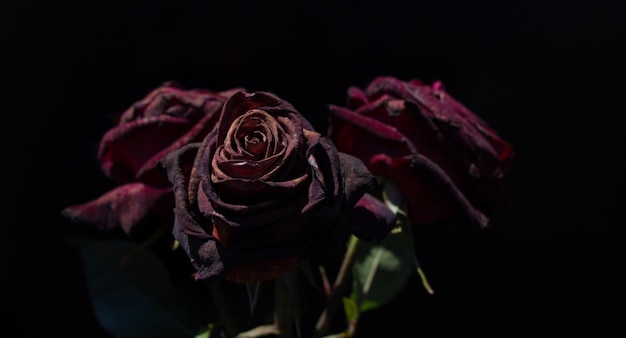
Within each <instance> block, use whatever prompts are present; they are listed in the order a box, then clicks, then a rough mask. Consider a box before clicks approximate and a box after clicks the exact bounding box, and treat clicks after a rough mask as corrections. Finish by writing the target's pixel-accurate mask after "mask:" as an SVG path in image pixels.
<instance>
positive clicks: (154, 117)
mask: <svg viewBox="0 0 626 338" xmlns="http://www.w3.org/2000/svg"><path fill="white" fill-rule="evenodd" d="M347 94H348V95H347V99H346V102H345V105H344V106H339V105H333V104H329V105H328V109H327V111H324V112H309V111H305V110H302V111H301V110H300V109H303V108H302V107H294V106H293V105H292V104H290V103H289V102H287V101H286V100H284V99H283V98H281V97H280V96H279V95H277V93H271V92H266V91H248V90H246V89H244V88H232V89H228V90H223V91H213V90H208V89H186V88H184V87H183V86H181V85H180V84H177V83H175V82H166V83H164V84H163V85H161V86H160V87H158V88H156V89H154V90H153V91H152V92H150V93H149V94H148V95H147V96H146V97H145V98H143V99H141V100H139V101H137V102H135V103H134V104H132V105H131V107H130V108H128V109H127V110H126V111H124V112H123V113H121V114H120V115H119V116H118V118H117V120H116V123H115V125H113V126H112V127H111V129H110V130H109V131H107V132H106V133H105V135H104V136H103V137H102V139H101V141H100V145H99V148H98V153H97V158H98V160H99V163H100V166H101V168H102V171H103V173H104V175H106V176H107V177H108V178H110V179H111V181H113V182H114V184H115V187H114V188H113V189H111V190H110V191H107V192H104V193H103V194H102V195H101V196H99V197H95V198H93V199H91V200H88V201H86V202H83V203H80V204H76V205H72V206H68V207H67V208H65V209H64V210H63V211H62V213H63V215H64V216H66V217H67V218H68V219H71V220H72V221H74V222H77V223H80V224H86V225H88V226H92V227H95V228H97V229H100V230H102V231H103V232H112V231H121V232H122V233H123V234H124V236H126V237H127V238H128V240H129V241H130V242H131V243H136V244H137V245H136V246H132V245H131V246H128V247H127V248H126V249H124V250H121V251H120V252H122V254H120V255H119V256H116V257H117V258H115V259H114V263H113V265H112V266H113V269H120V270H125V271H126V272H129V273H130V275H133V276H136V275H137V272H142V271H144V270H146V269H148V267H149V266H154V267H155V269H152V270H158V271H160V273H159V274H158V275H154V274H153V275H150V274H145V275H143V277H142V278H134V277H133V278H131V277H128V276H127V279H133V280H141V281H142V283H141V284H142V285H143V288H144V289H146V290H149V291H147V293H148V294H150V295H156V296H155V297H154V299H159V300H158V301H157V300H155V302H157V303H159V304H160V305H161V306H162V307H163V308H167V309H173V308H175V310H171V311H169V312H168V316H169V317H176V318H179V319H180V320H178V321H177V324H176V325H171V324H170V325H165V324H164V323H163V322H159V321H156V320H154V318H157V317H155V316H151V315H150V312H149V311H147V310H146V311H141V310H139V311H138V312H136V313H135V314H134V315H135V316H137V318H142V319H140V321H141V322H144V320H145V321H147V322H149V323H150V325H146V327H147V329H146V331H142V332H150V333H139V331H137V330H139V328H137V327H135V328H134V329H131V330H130V331H128V328H126V329H123V328H120V325H119V323H118V324H116V323H115V319H114V317H112V316H110V315H109V316H108V317H107V313H108V314H110V313H111V311H113V312H115V311H118V313H119V311H124V309H113V308H114V307H115V306H113V308H112V307H111V306H110V303H109V307H108V312H107V311H105V310H103V309H102V307H101V308H100V309H97V310H96V312H97V313H99V314H100V318H101V322H102V324H103V326H105V328H108V329H109V330H110V331H114V333H115V334H116V335H118V336H125V335H128V336H142V335H143V334H145V335H146V336H151V337H154V336H177V337H180V336H188V337H272V336H276V337H302V338H304V337H351V336H354V335H355V332H356V330H357V328H358V326H359V318H360V314H362V313H364V312H366V311H371V310H373V309H376V308H379V307H380V306H382V305H384V304H386V303H387V302H389V301H390V300H392V299H393V298H394V297H396V296H397V295H398V294H399V292H400V290H402V288H403V287H405V284H406V283H408V281H409V280H410V277H411V276H414V275H417V276H418V277H419V280H421V282H422V285H423V287H424V290H425V291H427V292H428V293H431V294H432V293H434V290H433V288H432V287H431V285H430V284H429V283H428V280H427V277H426V275H427V271H426V272H425V271H423V269H422V268H421V266H420V264H419V260H418V257H417V256H418V255H417V250H416V248H415V244H414V243H415V242H414V234H413V232H414V231H413V230H414V228H415V227H419V226H420V225H424V224H438V223H441V224H444V223H446V224H447V223H450V224H455V225H456V224H458V226H469V227H476V228H479V229H480V228H484V227H487V226H489V224H490V215H491V214H492V213H494V212H496V211H498V210H499V209H502V208H503V207H505V206H506V202H507V199H508V192H507V189H506V184H505V176H506V174H507V173H508V171H509V170H510V165H511V159H512V158H513V156H514V152H513V149H512V147H511V146H510V145H509V144H508V143H507V142H506V141H504V140H503V139H501V138H500V137H499V136H498V135H497V134H496V132H495V131H494V130H492V129H491V128H490V127H489V126H488V124H487V123H486V122H484V121H483V120H481V119H480V118H479V117H478V116H477V115H475V114H473V113H472V112H471V111H470V110H469V109H467V108H466V107H465V106H463V105H462V104H461V103H460V102H458V101H457V100H455V99H454V98H453V97H452V96H450V95H449V94H448V92H446V90H445V89H444V88H443V85H442V84H441V83H440V82H436V83H434V84H432V85H428V84H425V83H422V82H421V81H418V80H410V81H402V80H400V79H397V78H395V77H385V76H381V77H379V78H376V79H374V80H373V81H372V82H371V83H370V84H369V85H368V86H367V87H366V88H365V89H361V88H358V87H351V88H349V89H348V91H347ZM311 114H326V116H327V117H328V130H326V131H324V132H322V131H319V130H315V128H314V127H313V126H312V124H311V123H310V122H309V121H308V120H307V118H306V116H311ZM102 245H105V244H102ZM90 248H91V249H89V250H91V251H89V250H87V251H89V252H91V253H92V254H94V253H97V249H96V250H95V249H93V248H94V247H93V246H91V247H90ZM94 250H95V251H94ZM141 254H144V255H146V257H148V258H146V257H144V258H142V259H139V258H138V257H140V255H141ZM155 257H156V258H155ZM181 258H182V259H181ZM133 260H134V263H130V262H131V261H133ZM148 261H149V262H148ZM94 273H97V272H94ZM154 276H158V277H154ZM164 282H165V283H164ZM164 284H165V285H166V287H164V286H163V285H164ZM146 285H147V287H146ZM181 285H184V286H187V288H183V289H184V292H182V293H181V292H180V291H181V290H180V289H181V288H180V286H181ZM172 286H174V287H172ZM268 286H269V287H268ZM106 287H107V286H106V285H102V283H100V284H99V287H98V290H103V289H106ZM109 287H112V286H111V285H109ZM111 293H115V291H114V290H113V291H111ZM101 294H102V293H100V295H101ZM94 295H95V296H94V297H97V293H95V294H94ZM183 299H184V301H182V300H183ZM103 302H104V303H106V302H107V301H106V299H105V300H102V299H101V300H98V299H96V300H94V303H95V304H96V305H97V304H102V303H103ZM106 318H108V321H107V319H106ZM398 320H400V319H398ZM175 326H176V327H177V328H173V327H175ZM181 327H184V328H181ZM125 330H126V331H125ZM133 330H135V331H133ZM129 332H133V333H129Z"/></svg>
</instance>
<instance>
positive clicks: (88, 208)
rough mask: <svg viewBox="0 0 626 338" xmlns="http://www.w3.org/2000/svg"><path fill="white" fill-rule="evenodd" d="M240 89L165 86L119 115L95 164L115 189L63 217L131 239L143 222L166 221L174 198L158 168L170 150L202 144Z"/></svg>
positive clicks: (101, 147) (101, 143) (105, 139)
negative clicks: (118, 229) (117, 229)
mask: <svg viewBox="0 0 626 338" xmlns="http://www.w3.org/2000/svg"><path fill="white" fill-rule="evenodd" d="M238 90H240V89H239V88H235V89H231V90H227V91H223V92H213V91H209V90H205V89H191V90H187V89H183V88H181V87H180V86H179V85H178V84H176V83H174V82H166V83H164V84H163V85H161V86H159V87H158V88H156V89H154V90H153V91H152V92H150V93H149V94H148V95H147V96H146V97H145V98H143V99H142V100H140V101H137V102H135V103H134V104H133V105H132V106H131V107H129V108H128V109H127V110H126V111H124V112H123V113H122V114H120V115H119V120H118V123H117V125H116V126H114V127H113V128H111V129H110V130H108V131H107V132H106V133H105V134H104V136H103V137H102V139H101V141H100V145H99V148H98V153H97V159H98V161H99V163H100V166H101V168H102V171H103V172H104V174H105V175H106V176H107V177H108V178H109V179H111V180H112V181H114V182H115V183H117V184H118V185H117V186H116V187H115V188H113V189H112V190H110V191H108V192H106V193H104V194H103V195H101V196H100V197H98V198H96V199H93V200H91V201H88V202H86V203H83V204H78V205H73V206H70V207H67V208H65V209H64V210H63V211H62V214H63V215H64V216H66V217H68V218H70V219H72V220H74V221H76V222H80V223H87V224H92V225H94V226H96V227H98V228H101V229H113V228H115V227H118V226H121V228H122V229H123V230H124V231H125V232H126V233H127V234H130V232H131V230H136V228H135V227H136V226H137V225H138V224H140V223H142V222H144V221H145V220H146V219H147V218H148V217H150V221H153V220H158V219H164V220H168V221H169V220H171V219H172V217H173V213H172V210H171V204H173V193H172V188H171V185H170V184H169V182H168V180H167V178H166V177H165V176H164V175H163V174H162V173H161V172H160V171H159V170H158V169H157V163H158V161H159V160H160V159H161V158H162V157H163V156H165V155H166V154H167V153H169V152H170V151H172V150H174V149H177V148H179V147H181V146H183V145H185V144H188V143H191V142H198V141H200V140H202V139H203V138H204V137H205V136H206V135H207V134H208V133H209V132H210V131H211V130H212V129H213V127H214V125H215V123H216V122H217V120H218V119H219V113H220V111H221V109H222V106H223V105H224V102H226V99H227V98H228V97H229V96H230V95H231V94H232V93H234V92H235V91H238Z"/></svg>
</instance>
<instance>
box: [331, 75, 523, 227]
mask: <svg viewBox="0 0 626 338" xmlns="http://www.w3.org/2000/svg"><path fill="white" fill-rule="evenodd" d="M329 111H330V122H329V130H328V135H329V137H330V138H331V139H332V140H333V142H334V143H335V145H336V146H337V149H338V150H339V151H342V152H345V153H348V154H352V155H354V156H356V157H358V158H359V159H361V160H362V161H363V162H364V163H365V164H366V165H367V167H368V168H369V169H370V170H371V172H372V173H373V174H374V175H376V176H381V177H383V178H385V179H388V180H391V181H393V182H394V183H395V184H396V185H397V186H398V187H399V188H400V190H401V191H402V193H403V195H404V198H405V199H406V202H407V209H408V210H407V214H408V215H407V216H408V218H409V220H410V221H411V222H412V223H417V224H424V223H434V222H447V221H453V220H459V219H465V220H469V221H470V222H473V223H476V224H478V225H480V226H486V225H487V224H488V217H487V216H486V215H489V214H490V213H492V212H493V211H495V210H498V209H500V208H502V207H504V206H505V205H506V202H507V198H508V192H507V189H506V185H505V182H504V177H505V175H506V173H507V172H508V171H509V168H510V164H511V159H512V157H513V153H514V152H513V149H512V147H511V146H510V145H509V144H508V143H507V142H506V141H504V140H503V139H502V138H500V137H499V136H498V135H497V134H496V132H495V131H494V130H492V129H491V128H490V127H489V126H488V125H487V123H485V122H484V121H483V120H482V119H480V118H479V117H478V116H476V115H475V114H473V113H472V112H471V111H470V110H469V109H467V108H466V107H465V106H463V104H461V103H460V102H458V101H457V100H455V99H454V98H453V97H452V96H450V95H449V94H448V93H447V92H446V91H445V90H444V89H443V87H442V85H441V83H440V82H436V83H434V84H433V85H426V84H424V83H422V82H421V81H419V80H412V81H408V82H405V81H401V80H399V79H397V78H394V77H378V78H376V79H375V80H374V81H372V82H371V83H370V84H369V85H368V86H367V88H365V90H361V89H360V88H357V87H351V88H349V89H348V99H347V106H346V107H340V106H337V105H330V106H329Z"/></svg>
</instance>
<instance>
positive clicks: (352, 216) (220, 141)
mask: <svg viewBox="0 0 626 338" xmlns="http://www.w3.org/2000/svg"><path fill="white" fill-rule="evenodd" d="M161 163H162V166H163V168H164V169H165V170H166V171H167V173H168V177H169V180H170V182H171V183H172V185H173V187H174V192H175V196H176V201H175V213H176V218H175V222H174V228H173V235H174V237H175V238H176V239H177V240H178V242H179V243H180V245H181V247H182V248H183V249H184V250H185V251H186V252H187V254H188V255H189V257H190V259H191V262H192V264H193V265H194V267H195V268H196V269H197V273H196V275H195V278H196V279H197V280H212V279H213V278H215V277H224V278H225V279H227V280H230V281H234V282H238V283H250V282H259V281H263V280H269V279H273V278H276V277H278V276H280V275H282V274H284V273H286V272H288V271H290V270H291V269H293V268H294V267H295V266H296V265H297V264H298V262H299V261H300V260H302V259H304V258H306V257H307V256H309V255H310V254H312V253H313V252H315V251H316V248H319V246H323V245H324V243H327V242H329V241H331V242H332V241H336V239H339V241H337V242H338V243H343V244H345V242H344V241H342V240H343V239H345V238H346V235H347V234H349V233H350V232H352V233H355V234H357V235H359V236H362V237H363V238H366V239H369V240H381V239H382V238H383V237H384V236H385V235H386V234H387V233H388V232H389V231H390V230H391V228H392V227H393V225H394V223H395V218H394V217H395V215H393V214H392V213H390V211H389V209H387V208H386V207H385V206H384V204H382V203H380V202H377V200H376V199H374V198H373V197H371V196H369V195H367V194H366V192H367V191H368V190H369V189H371V188H373V187H374V186H375V185H376V179H375V177H374V176H373V175H372V174H371V173H370V172H369V171H368V170H367V168H366V167H365V165H364V164H363V163H362V162H361V161H360V160H359V159H357V158H355V157H353V156H351V155H348V154H344V153H340V152H338V151H337V150H336V149H335V146H334V145H333V144H332V143H331V142H330V140H329V139H327V138H326V137H322V136H321V135H320V134H319V133H318V132H316V131H314V129H313V127H312V126H311V124H310V123H309V122H308V121H307V120H306V119H305V118H304V117H303V116H302V115H301V114H300V113H299V112H298V111H297V110H296V109H295V108H294V107H293V106H292V105H291V104H290V103H288V102H286V101H284V100H282V99H281V98H279V97H277V96H276V95H274V94H272V93H269V92H254V93H247V92H244V91H241V92H238V93H236V94H234V95H233V96H231V97H230V99H229V100H228V101H227V102H226V104H225V105H224V108H223V110H222V114H221V117H220V120H219V122H218V124H217V126H216V128H215V129H214V130H213V131H212V132H211V133H210V134H209V135H207V136H206V138H205V139H204V140H203V141H202V143H193V144H189V145H187V146H185V147H183V148H180V149H178V150H175V151H173V152H171V153H170V154H168V155H167V156H166V157H165V158H164V159H163V160H162V161H161ZM360 225H365V226H363V227H362V228H358V229H357V228H356V227H357V226H360Z"/></svg>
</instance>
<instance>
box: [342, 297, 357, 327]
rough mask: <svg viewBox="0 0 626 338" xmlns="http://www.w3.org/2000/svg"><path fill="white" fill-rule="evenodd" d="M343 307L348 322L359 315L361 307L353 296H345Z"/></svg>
mask: <svg viewBox="0 0 626 338" xmlns="http://www.w3.org/2000/svg"><path fill="white" fill-rule="evenodd" d="M343 309H344V311H345V313H346V320H347V321H348V323H351V322H353V321H354V320H355V319H356V318H357V317H358V316H359V308H358V306H357V305H356V302H354V299H352V298H348V297H343Z"/></svg>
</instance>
